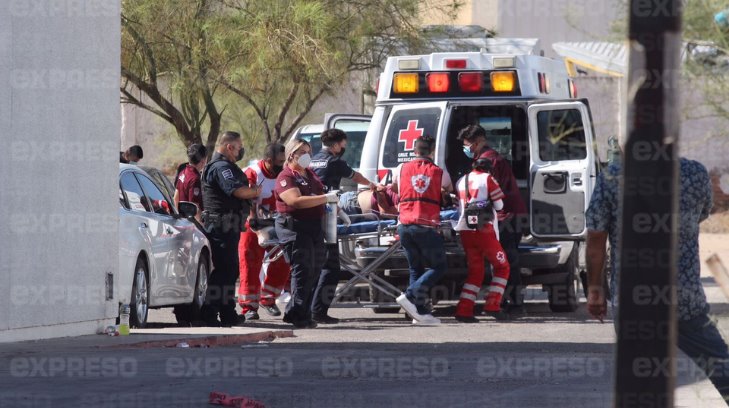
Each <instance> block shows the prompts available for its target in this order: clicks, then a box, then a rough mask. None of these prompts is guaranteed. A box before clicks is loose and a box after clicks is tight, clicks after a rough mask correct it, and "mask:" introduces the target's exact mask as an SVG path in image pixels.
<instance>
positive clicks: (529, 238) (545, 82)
mask: <svg viewBox="0 0 729 408" xmlns="http://www.w3.org/2000/svg"><path fill="white" fill-rule="evenodd" d="M352 119H353V118H351V117H349V119H347V116H342V117H338V116H337V115H334V116H331V117H329V119H328V120H327V122H326V123H325V126H326V127H336V122H337V120H352ZM470 124H479V125H481V126H483V127H484V128H485V129H486V131H487V134H488V142H489V145H490V146H491V147H492V148H494V149H496V150H497V151H498V152H499V153H500V154H501V155H502V156H503V157H504V158H506V159H507V160H508V161H509V162H510V163H511V165H512V169H513V172H514V174H515V176H516V178H517V182H518V185H519V187H520V190H521V193H522V197H523V198H524V200H525V203H526V205H527V208H528V211H529V216H528V220H527V221H525V222H527V223H528V225H524V230H525V234H526V236H525V239H524V240H522V243H521V245H520V255H521V256H520V260H521V267H522V271H523V279H522V280H523V281H524V283H525V284H530V285H542V288H543V289H544V290H546V291H547V292H548V294H549V300H550V307H551V308H552V310H554V311H573V310H575V309H576V307H577V305H578V302H577V298H578V294H577V287H578V286H577V279H578V277H579V276H580V273H581V270H582V267H581V265H584V250H583V248H582V247H583V245H582V241H584V237H585V235H586V227H585V210H586V208H587V205H588V203H589V200H590V195H591V193H592V189H593V187H594V182H595V177H596V175H597V172H598V164H599V163H598V162H597V159H596V149H595V147H594V146H595V137H594V135H593V128H592V124H591V116H590V110H589V106H588V104H587V101H586V100H579V99H576V98H575V88H574V85H573V83H572V81H571V80H570V79H569V77H568V74H567V71H566V68H565V65H564V63H563V62H562V61H559V60H554V59H550V58H545V57H541V56H536V55H494V54H485V53H481V52H458V53H434V54H430V55H419V56H399V57H390V58H389V59H388V61H387V64H386V66H385V70H384V72H383V73H382V74H381V76H380V81H379V85H378V91H377V101H376V106H375V110H374V113H373V115H372V118H371V122H370V125H369V128H368V131H367V135H366V138H365V142H364V146H363V148H362V156H361V160H360V163H359V170H360V172H362V173H363V174H364V175H365V176H366V177H367V178H369V179H370V180H375V179H376V180H379V181H380V182H381V183H389V182H390V181H391V178H392V172H393V171H394V170H395V168H396V167H397V166H398V165H399V164H400V163H403V162H407V161H409V160H411V159H412V158H413V157H414V152H413V148H414V141H415V139H416V138H417V137H419V136H422V135H430V136H433V137H435V138H436V140H437V147H436V151H435V162H436V164H437V165H438V166H440V167H442V168H443V169H445V170H447V171H448V172H449V173H450V176H451V179H452V180H454V181H455V180H458V178H459V177H460V176H461V175H463V174H465V172H466V171H468V170H469V168H470V164H471V160H470V159H468V158H467V157H466V155H465V154H464V153H463V150H462V143H461V142H459V141H458V140H457V135H458V131H459V130H461V129H462V128H464V127H465V126H467V125H470ZM385 249H386V248H384V247H376V246H366V245H361V246H360V248H357V250H356V255H357V257H358V260H359V261H360V263H361V264H366V263H367V262H368V261H369V260H371V259H373V258H374V257H376V256H377V255H378V254H379V253H381V252H382V251H384V250H385ZM447 251H448V259H449V272H448V275H447V277H446V279H445V280H444V282H441V284H442V285H445V287H452V288H453V290H452V291H451V293H447V294H445V295H443V294H441V296H440V297H441V298H457V296H458V290H459V289H460V284H461V283H462V282H463V280H464V279H465V276H466V265H465V258H464V256H463V251H462V249H461V248H460V245H459V242H458V240H457V239H454V240H452V242H450V243H449V246H448V248H447ZM380 275H382V276H384V277H385V278H386V279H389V280H391V281H393V282H395V283H400V284H402V283H403V282H404V281H403V280H404V279H406V277H407V262H405V259H404V256H403V255H402V254H401V256H395V257H392V258H391V259H390V260H389V261H388V262H387V263H385V265H384V266H383V269H382V271H380ZM582 275H583V276H584V273H582ZM375 292H376V290H375ZM373 295H375V297H377V296H376V295H377V293H374V294H373ZM374 300H380V301H382V300H384V299H374Z"/></svg>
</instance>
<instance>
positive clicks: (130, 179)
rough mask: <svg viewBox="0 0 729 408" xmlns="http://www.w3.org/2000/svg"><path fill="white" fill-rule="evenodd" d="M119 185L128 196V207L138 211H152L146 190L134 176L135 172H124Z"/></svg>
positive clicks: (126, 205)
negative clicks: (145, 193)
mask: <svg viewBox="0 0 729 408" xmlns="http://www.w3.org/2000/svg"><path fill="white" fill-rule="evenodd" d="M119 185H120V187H121V189H122V191H123V192H124V195H126V197H127V199H126V203H125V207H126V208H129V209H130V210H136V211H152V209H151V208H150V206H149V203H148V202H147V198H146V197H145V196H144V191H143V190H142V187H141V186H140V185H139V182H138V181H137V179H136V178H135V177H134V174H132V173H131V172H130V173H124V174H122V176H121V178H120V179H119Z"/></svg>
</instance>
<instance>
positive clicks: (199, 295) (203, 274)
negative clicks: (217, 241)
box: [174, 252, 210, 326]
mask: <svg viewBox="0 0 729 408" xmlns="http://www.w3.org/2000/svg"><path fill="white" fill-rule="evenodd" d="M209 276H210V272H209V268H208V261H207V254H206V253H204V252H203V253H202V255H201V256H200V261H198V264H197V278H196V279H195V293H194V295H193V298H192V303H189V304H186V305H177V306H175V310H174V312H175V318H176V319H177V323H178V324H180V325H183V326H189V325H190V324H191V323H193V322H196V321H198V320H200V319H201V314H200V310H201V309H202V306H203V304H205V296H206V294H207V291H208V277H209Z"/></svg>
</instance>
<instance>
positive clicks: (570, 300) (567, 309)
mask: <svg viewBox="0 0 729 408" xmlns="http://www.w3.org/2000/svg"><path fill="white" fill-rule="evenodd" d="M578 268H579V251H578V250H577V246H575V247H574V248H573V249H572V253H571V254H570V257H569V258H568V259H567V262H566V263H565V264H564V265H562V266H560V267H559V268H558V270H559V271H560V272H566V273H567V274H566V277H565V281H564V283H563V284H557V285H550V286H549V287H548V288H547V296H548V298H549V309H550V310H551V311H553V312H555V313H571V312H574V311H575V310H577V308H578V307H579V305H580V302H579V299H578V297H577V279H578V277H579V271H578Z"/></svg>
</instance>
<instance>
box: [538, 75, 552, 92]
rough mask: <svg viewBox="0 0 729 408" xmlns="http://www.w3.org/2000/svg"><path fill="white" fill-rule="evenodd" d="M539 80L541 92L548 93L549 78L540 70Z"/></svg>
mask: <svg viewBox="0 0 729 408" xmlns="http://www.w3.org/2000/svg"><path fill="white" fill-rule="evenodd" d="M537 80H538V81H539V92H541V93H545V94H548V93H549V88H550V87H549V78H547V74H545V73H543V72H540V73H538V74H537Z"/></svg>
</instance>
